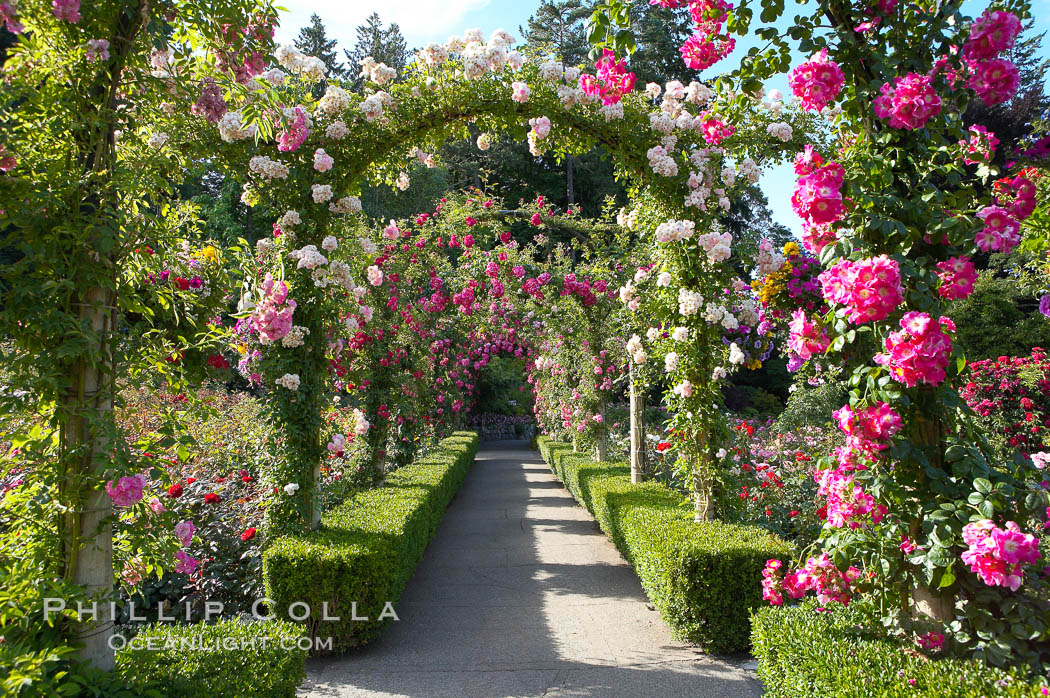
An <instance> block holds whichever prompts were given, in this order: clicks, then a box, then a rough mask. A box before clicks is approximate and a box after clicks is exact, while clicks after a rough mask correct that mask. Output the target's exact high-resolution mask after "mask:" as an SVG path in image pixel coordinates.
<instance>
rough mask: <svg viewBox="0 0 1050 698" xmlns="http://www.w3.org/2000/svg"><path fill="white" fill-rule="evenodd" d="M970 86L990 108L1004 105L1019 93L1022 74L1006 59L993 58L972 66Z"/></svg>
mask: <svg viewBox="0 0 1050 698" xmlns="http://www.w3.org/2000/svg"><path fill="white" fill-rule="evenodd" d="M970 67H971V70H972V71H973V72H972V73H971V74H970V80H969V83H968V84H969V86H970V88H971V89H973V91H974V92H976V93H977V96H978V97H980V98H981V100H982V101H983V102H984V103H985V104H986V105H987V106H989V107H994V106H995V105H996V104H1002V103H1003V102H1005V101H1007V100H1008V99H1010V98H1011V97H1013V96H1014V94H1016V92H1017V87H1018V85H1020V84H1021V73H1020V71H1019V70H1018V69H1017V66H1016V65H1014V64H1013V63H1011V62H1010V61H1008V60H1006V59H1004V58H993V59H992V60H989V61H979V62H977V63H974V64H972V65H971V66H970Z"/></svg>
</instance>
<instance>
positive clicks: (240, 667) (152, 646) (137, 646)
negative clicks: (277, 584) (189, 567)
mask: <svg viewBox="0 0 1050 698" xmlns="http://www.w3.org/2000/svg"><path fill="white" fill-rule="evenodd" d="M303 640H305V635H304V634H303V631H302V628H301V627H299V626H297V625H294V624H292V623H286V622H284V621H279V620H266V621H259V622H242V621H239V620H237V619H226V620H222V621H219V622H218V623H214V624H208V623H199V624H194V625H175V624H171V625H165V624H158V625H150V626H146V627H144V628H142V629H141V630H140V631H139V633H138V634H137V635H136V636H135V637H134V638H132V639H131V640H129V642H128V644H127V645H125V646H124V647H123V648H122V649H120V650H119V651H118V652H117V673H118V674H119V675H120V676H121V677H123V679H124V680H125V681H128V682H130V683H132V684H134V685H136V686H138V687H140V689H141V690H142V691H148V690H149V689H151V688H153V689H159V690H160V691H161V694H162V695H165V696H169V697H170V698H242V696H249V695H250V696H259V697H261V698H285V697H289V698H290V697H292V696H295V690H296V688H297V687H298V686H299V684H300V683H301V682H302V680H303V679H304V678H305V677H306V671H305V670H304V668H303V664H304V662H305V661H306V653H307V652H306V649H305V647H300V645H299V643H300V641H303Z"/></svg>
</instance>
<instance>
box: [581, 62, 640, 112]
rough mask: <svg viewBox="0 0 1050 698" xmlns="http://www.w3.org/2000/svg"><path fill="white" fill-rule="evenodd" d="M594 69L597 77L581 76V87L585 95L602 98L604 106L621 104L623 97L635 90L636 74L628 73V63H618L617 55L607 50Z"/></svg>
mask: <svg viewBox="0 0 1050 698" xmlns="http://www.w3.org/2000/svg"><path fill="white" fill-rule="evenodd" d="M594 67H595V69H596V71H597V75H587V74H586V73H584V74H582V75H580V77H579V86H580V89H581V90H583V92H584V94H587V95H591V96H593V97H600V98H601V100H602V104H606V105H608V104H619V102H620V100H621V99H623V96H624V95H625V94H627V93H628V92H630V91H631V90H633V89H634V82H635V77H634V73H628V72H627V63H626V61H622V60H621V61H617V60H616V54H615V53H613V52H612V51H610V50H609V49H605V50H604V51H603V52H602V57H601V58H599V59H598V60H597V61H596V62H595V64H594Z"/></svg>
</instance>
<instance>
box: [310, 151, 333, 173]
mask: <svg viewBox="0 0 1050 698" xmlns="http://www.w3.org/2000/svg"><path fill="white" fill-rule="evenodd" d="M333 164H335V159H334V158H333V157H332V156H331V155H329V154H328V153H326V152H325V151H324V148H318V149H317V150H316V151H314V169H315V170H317V171H318V172H327V171H328V170H330V169H332V165H333Z"/></svg>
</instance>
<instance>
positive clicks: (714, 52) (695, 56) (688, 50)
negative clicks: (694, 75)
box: [678, 26, 736, 70]
mask: <svg viewBox="0 0 1050 698" xmlns="http://www.w3.org/2000/svg"><path fill="white" fill-rule="evenodd" d="M734 48H736V39H733V38H732V37H730V36H729V35H728V34H719V33H717V31H713V30H712V28H710V27H708V26H704V27H701V28H700V29H698V30H697V31H696V32H694V33H693V34H692V36H690V37H689V38H688V39H686V40H685V43H684V44H682V47H681V48H680V49H678V51H679V53H681V54H682V60H683V61H684V62H685V64H686V66H688V67H689V68H691V69H692V70H705V69H707V68H710V67H711V66H713V65H714V64H715V63H717V62H718V61H720V60H722V59H723V58H725V57H726V56H728V55H729V54H730V53H732V52H733V49H734Z"/></svg>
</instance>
